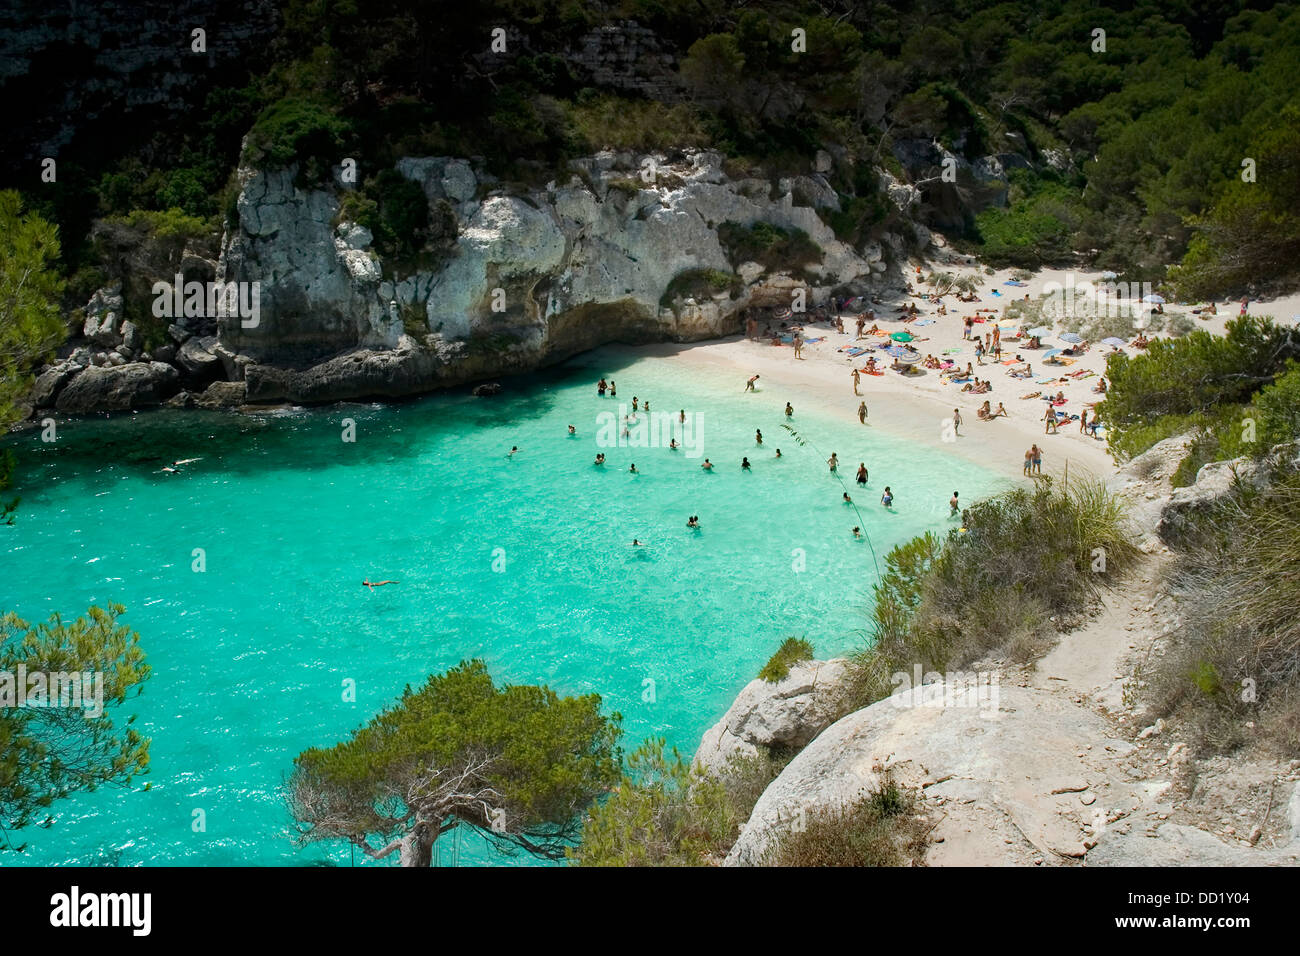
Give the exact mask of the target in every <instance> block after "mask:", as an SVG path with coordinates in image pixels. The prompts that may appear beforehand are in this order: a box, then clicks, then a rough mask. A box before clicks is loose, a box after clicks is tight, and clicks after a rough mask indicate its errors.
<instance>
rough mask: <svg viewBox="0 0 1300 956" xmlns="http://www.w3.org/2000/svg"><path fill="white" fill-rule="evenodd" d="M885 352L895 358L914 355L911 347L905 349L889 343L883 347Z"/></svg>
mask: <svg viewBox="0 0 1300 956" xmlns="http://www.w3.org/2000/svg"><path fill="white" fill-rule="evenodd" d="M885 354H886V355H892V356H893V357H894V358H896V359H906V358H911V357H912V356H913V355H916V353H915V352H913V351H912V350H911V349H905V348H903V347H902V346H901V345H891V346H890V347H889V348H887V349H885Z"/></svg>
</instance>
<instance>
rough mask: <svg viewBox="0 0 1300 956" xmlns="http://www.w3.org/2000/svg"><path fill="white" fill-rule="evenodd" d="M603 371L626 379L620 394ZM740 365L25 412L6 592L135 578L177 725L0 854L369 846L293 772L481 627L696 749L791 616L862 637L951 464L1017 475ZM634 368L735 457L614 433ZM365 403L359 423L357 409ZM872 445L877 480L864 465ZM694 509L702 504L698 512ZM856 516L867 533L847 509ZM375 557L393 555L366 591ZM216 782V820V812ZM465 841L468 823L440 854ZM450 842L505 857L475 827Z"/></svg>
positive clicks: (494, 643) (977, 475)
mask: <svg viewBox="0 0 1300 956" xmlns="http://www.w3.org/2000/svg"><path fill="white" fill-rule="evenodd" d="M597 363H604V364H599V365H598V364H597ZM602 373H603V374H606V375H611V374H612V375H613V377H614V378H615V379H616V380H617V381H618V384H619V394H618V398H617V399H616V400H610V399H609V398H606V399H603V400H602V399H598V398H597V397H596V394H595V388H594V384H593V383H594V382H595V380H596V379H597V378H598V377H599V376H600V375H601V374H602ZM742 385H743V382H733V381H731V380H730V379H727V380H725V381H723V380H720V379H718V378H711V377H709V375H707V374H705V373H699V372H689V373H688V372H687V371H685V370H683V368H682V366H681V364H680V363H675V362H673V361H672V360H671V359H667V358H653V357H639V358H634V357H629V356H628V355H627V354H626V353H624V354H621V355H611V354H609V353H606V354H596V355H590V356H585V357H583V358H582V359H579V360H576V361H575V362H573V363H571V364H570V365H569V366H567V367H565V368H564V369H561V370H559V371H557V372H553V373H548V374H547V375H544V376H540V377H537V378H534V379H530V380H528V381H514V382H511V383H509V389H508V392H507V394H506V395H504V396H502V397H500V398H498V399H492V400H489V399H475V398H472V397H469V396H467V395H464V394H459V395H438V396H431V397H428V398H424V399H421V400H419V401H415V402H411V403H408V404H401V405H396V406H380V405H343V406H337V407H331V408H324V409H312V410H296V411H293V412H286V413H280V414H274V415H267V416H262V417H246V416H240V415H235V414H219V413H195V412H152V413H147V414H138V415H131V416H123V417H116V418H113V419H109V420H102V419H100V420H80V421H73V422H66V423H62V424H61V426H60V432H59V440H58V441H57V442H56V443H54V444H52V445H46V444H42V443H41V442H40V441H39V435H38V433H35V432H29V433H25V434H24V435H20V436H16V438H14V439H11V440H10V442H8V444H10V445H11V446H12V447H14V448H15V450H16V451H17V452H18V453H19V455H20V457H21V467H20V472H19V476H18V482H19V487H18V489H17V490H18V491H19V492H20V493H21V494H22V496H23V501H22V505H21V508H20V511H19V513H18V518H17V523H16V525H15V526H14V527H12V528H2V529H0V568H2V569H3V580H4V582H5V588H4V595H3V600H0V607H3V608H5V609H11V610H14V611H16V612H18V613H19V614H20V615H21V616H23V617H24V618H26V619H28V620H34V619H43V618H45V617H47V616H48V615H49V614H51V613H53V612H56V611H57V612H60V613H62V614H64V615H76V614H77V613H80V612H81V611H83V610H84V609H85V608H86V607H87V606H88V605H91V604H105V603H107V602H119V603H121V604H124V605H126V607H127V609H128V612H127V614H126V616H125V618H124V619H123V620H124V622H125V623H128V624H129V625H130V626H132V627H133V628H135V629H136V630H138V631H139V632H140V634H141V637H142V645H143V647H144V648H145V650H146V652H147V654H148V659H149V663H150V664H151V665H152V667H153V671H154V672H153V676H152V678H151V680H150V681H149V682H148V684H147V686H146V689H145V692H144V694H143V695H142V696H141V697H139V698H137V699H135V700H133V701H131V702H129V705H128V706H129V707H130V710H131V711H132V712H135V713H138V714H139V719H138V721H137V727H139V728H140V730H141V731H142V732H143V733H144V734H146V735H147V736H149V737H151V738H152V740H153V743H152V747H151V755H152V760H151V772H150V774H149V775H148V777H146V778H145V779H147V780H148V781H150V782H151V783H152V788H151V789H150V790H148V791H147V792H146V791H143V790H141V789H139V788H137V789H135V790H132V791H123V790H120V789H103V790H101V791H99V792H96V793H93V794H81V795H77V796H75V797H73V798H71V799H68V800H66V801H62V802H60V803H59V804H58V805H57V807H56V811H57V822H56V823H55V824H54V826H53V827H51V828H50V829H48V830H30V831H28V832H25V833H24V834H23V838H24V839H26V840H28V841H29V842H30V847H29V849H28V850H27V852H26V853H24V854H23V855H21V856H15V855H13V854H4V855H3V856H2V857H0V864H2V865H6V866H12V865H18V864H24V863H25V864H65V863H66V864H71V863H82V864H95V863H114V864H120V865H147V864H187V865H233V864H271V865H293V864H302V863H312V862H320V861H330V862H335V863H338V864H341V865H347V864H348V863H350V862H351V859H352V854H351V853H350V851H349V849H348V848H347V847H342V846H315V847H310V848H307V849H303V850H299V849H296V848H295V847H294V846H293V844H292V843H291V842H290V840H289V837H288V833H289V818H288V815H287V812H286V810H285V808H284V803H283V796H282V784H283V780H284V778H285V775H286V774H287V773H288V771H289V770H290V768H291V766H292V761H293V758H294V756H295V755H296V754H297V753H299V752H300V751H301V750H303V749H304V748H306V747H309V746H315V745H327V744H330V743H333V742H335V741H337V740H339V739H340V738H342V737H344V736H345V735H346V734H347V733H348V732H349V731H351V730H352V729H354V728H355V727H357V726H358V725H359V724H361V723H363V722H364V721H365V720H367V719H368V718H369V717H371V716H372V715H373V714H374V713H376V712H377V711H378V710H380V709H381V708H383V707H384V706H386V705H388V704H389V703H391V702H392V701H393V699H394V698H395V696H397V695H398V694H400V692H401V690H402V688H403V687H404V686H405V685H406V684H408V683H411V684H418V683H420V682H422V681H423V680H424V678H425V677H426V676H427V675H428V674H430V673H433V672H439V671H442V670H444V669H446V668H447V667H449V666H453V665H455V664H456V663H458V662H459V661H461V660H463V659H466V658H470V657H482V658H484V659H485V660H486V661H487V663H488V665H489V667H490V669H491V671H492V673H493V675H494V676H495V677H496V678H498V679H499V680H501V681H505V682H513V683H526V682H544V683H547V684H549V685H550V686H552V687H553V688H555V689H556V690H558V691H560V692H563V693H585V692H591V691H594V692H597V693H599V694H601V695H602V697H603V698H604V702H605V705H606V707H607V708H608V709H609V710H611V711H614V710H616V711H620V712H621V713H622V714H623V715H624V728H625V731H626V736H625V745H626V746H627V748H628V749H631V748H632V747H633V746H635V745H636V744H637V743H638V742H639V741H641V740H642V739H643V738H645V737H646V736H648V735H663V736H665V737H667V738H668V740H669V742H670V743H672V744H675V745H677V746H679V747H680V748H681V749H682V750H683V752H686V753H690V752H692V751H693V750H694V748H695V746H696V745H697V744H698V742H699V739H700V736H701V735H702V733H703V732H704V730H705V729H707V727H708V726H709V725H710V724H712V723H713V722H715V721H716V720H717V719H718V717H719V716H721V714H722V712H723V711H724V710H725V709H726V707H727V706H728V705H729V704H730V702H731V700H732V699H733V697H734V696H735V694H736V692H737V691H738V690H739V689H740V688H741V687H742V686H743V685H744V684H745V683H746V682H747V681H748V680H750V679H751V678H752V677H753V676H754V675H755V674H756V673H757V671H758V669H759V668H760V667H761V666H762V664H763V662H764V661H766V659H767V658H768V657H769V656H770V655H771V653H772V652H773V650H775V648H776V647H777V645H778V644H779V643H780V642H781V640H782V639H783V638H785V637H788V636H792V635H797V636H806V637H808V638H809V639H811V640H812V641H813V643H814V644H815V646H816V649H817V652H818V654H819V656H830V655H833V654H836V653H839V652H843V651H846V650H849V649H851V648H853V647H855V646H858V645H859V644H860V643H861V641H862V629H863V627H864V625H865V622H866V613H867V610H868V601H869V596H870V585H871V583H872V581H873V579H874V575H875V565H874V563H873V559H872V546H874V550H875V552H876V554H877V555H878V556H879V558H880V561H881V563H882V564H883V559H884V555H885V553H886V552H887V551H888V550H889V548H890V547H892V546H893V545H895V544H897V543H899V542H902V541H904V540H906V539H908V538H910V537H911V536H912V535H915V534H918V533H920V532H922V531H924V530H926V529H927V528H929V529H935V530H942V529H944V528H946V527H948V526H949V521H948V507H947V501H948V497H949V495H950V494H951V493H952V490H953V489H954V488H959V489H960V490H961V494H962V498H963V500H966V501H971V500H974V499H975V498H976V497H978V496H980V495H982V494H985V493H987V492H989V491H991V490H993V489H994V488H996V487H998V486H999V484H1000V480H999V479H998V478H996V477H995V476H994V475H993V473H992V472H988V471H983V470H981V469H979V468H978V467H975V466H973V465H971V464H970V463H969V462H966V461H964V460H961V459H957V458H949V457H946V456H943V455H942V454H940V453H938V452H934V451H931V450H929V449H926V450H923V451H921V452H920V453H919V454H918V452H917V449H916V447H915V446H911V445H909V444H908V443H906V442H905V441H904V440H902V439H899V438H896V437H890V436H888V435H885V434H884V433H882V432H881V431H880V430H878V429H875V428H863V427H861V426H857V425H848V424H843V423H840V422H838V421H832V420H831V419H829V418H828V417H819V416H818V415H817V414H816V412H815V410H814V409H811V408H797V409H796V415H795V418H794V420H793V421H794V425H795V427H796V428H797V429H798V430H799V432H800V434H801V435H802V436H803V437H804V438H805V439H806V440H807V441H808V442H809V444H806V445H804V446H802V447H801V446H800V445H798V444H797V443H796V441H795V440H794V438H793V437H792V436H791V435H790V434H788V433H787V432H785V431H784V430H783V429H782V427H781V426H782V422H783V421H784V420H785V417H784V414H783V409H784V405H785V401H786V398H787V396H785V395H782V394H779V392H778V391H776V390H775V389H773V390H770V391H762V392H759V393H757V394H750V395H742V394H741V386H742ZM633 394H635V395H637V396H638V397H640V398H642V399H645V398H647V397H648V398H650V400H651V401H652V402H653V408H654V411H655V412H660V411H673V412H676V411H677V410H678V409H680V408H683V407H684V408H685V409H686V410H687V412H688V413H690V414H691V415H692V416H696V417H694V418H693V419H692V423H693V428H694V429H695V431H694V432H693V434H694V435H698V436H699V438H700V440H701V444H700V448H699V450H700V451H701V452H702V454H703V455H705V456H707V457H709V458H710V459H711V460H712V461H713V462H714V463H715V464H716V465H717V468H716V469H715V471H714V472H713V473H705V472H703V471H702V470H701V469H700V468H699V462H700V461H701V460H702V459H701V458H691V457H688V453H687V452H685V451H677V452H674V451H670V450H668V449H666V448H604V449H600V448H598V447H597V441H596V439H597V434H598V432H599V429H600V424H601V423H600V422H599V421H598V419H597V415H598V414H599V413H600V412H602V411H605V412H610V411H614V410H615V409H616V407H617V404H618V403H623V402H627V403H630V400H631V398H632V395H633ZM346 418H351V419H353V420H355V423H356V440H355V442H350V443H349V442H344V441H343V440H342V439H341V436H342V433H343V427H344V426H343V420H344V419H346ZM569 424H573V425H575V426H577V430H578V434H577V436H576V437H569V436H568V435H567V430H566V426H567V425H569ZM756 428H761V429H762V431H763V434H764V437H765V440H766V441H765V444H764V446H763V447H762V448H758V447H756V446H755V443H754V430H755V429H756ZM512 445H517V446H519V448H520V451H519V453H518V454H516V455H515V456H514V458H513V459H511V458H508V457H507V452H508V451H509V449H510V447H511V446H512ZM776 447H780V448H781V449H782V451H783V452H784V453H785V457H784V458H783V459H781V460H779V461H778V460H776V459H775V458H774V457H773V455H774V449H775V448H776ZM598 450H604V451H605V453H606V454H607V455H608V459H609V462H608V464H607V465H606V466H605V467H604V468H603V469H601V468H597V467H594V466H593V465H592V459H593V457H594V455H595V453H596V452H597V451H598ZM830 451H836V452H838V454H839V457H840V460H841V462H843V465H842V466H841V475H842V478H843V480H844V482H845V483H846V484H847V485H848V486H849V488H850V493H851V494H852V495H853V496H854V498H855V500H856V502H857V503H858V505H859V506H860V508H861V514H862V517H861V518H859V517H858V516H857V515H856V514H854V512H853V511H852V509H851V508H849V507H847V506H846V505H844V504H843V502H842V500H841V493H842V491H843V488H842V487H841V485H840V483H839V482H838V481H837V480H836V479H835V478H833V477H832V476H831V475H830V474H829V472H828V470H827V468H826V465H825V463H824V459H825V457H826V456H827V455H828V454H829V453H830ZM742 455H747V456H749V458H750V460H751V461H752V462H753V469H752V471H751V472H748V473H746V472H742V471H741V469H740V467H739V463H740V459H741V456H742ZM191 457H199V458H201V459H202V460H201V461H198V462H195V463H194V464H192V465H190V466H187V467H186V468H185V470H184V471H183V472H182V473H180V474H175V475H169V474H165V473H162V472H160V470H159V469H160V468H161V467H162V466H163V465H164V464H166V463H167V462H170V461H173V460H177V459H182V458H191ZM862 460H865V461H866V462H867V464H868V467H869V468H870V470H871V482H870V485H869V487H868V488H867V489H859V488H858V487H857V486H856V485H854V484H853V470H854V468H855V467H856V464H857V462H858V461H862ZM632 462H635V463H636V465H637V466H638V468H639V470H640V471H641V474H640V475H631V474H629V473H628V471H627V469H628V465H629V464H630V463H632ZM885 484H889V485H891V486H892V488H893V490H894V493H895V495H896V500H895V505H896V510H895V511H894V512H892V513H890V512H887V511H885V510H884V509H883V508H881V507H880V505H879V503H878V502H879V498H880V493H881V490H882V489H883V487H884V485H885ZM691 514H698V515H700V517H701V523H702V525H703V527H702V529H701V530H699V531H691V530H688V529H687V528H686V527H685V522H686V519H687V517H688V516H689V515H691ZM860 522H865V526H866V529H867V531H868V532H869V535H870V539H871V543H870V544H867V543H863V542H855V541H853V540H852V536H851V534H850V528H852V526H853V525H855V524H859V523H860ZM633 537H637V538H640V539H641V540H643V541H646V542H647V544H646V546H645V547H641V548H633V547H632V546H631V541H632V539H633ZM196 548H201V549H203V550H204V552H205V556H206V571H205V572H203V573H197V572H195V571H194V570H193V569H192V562H193V561H194V558H193V552H194V549H196ZM801 556H802V562H801V561H800V557H801ZM797 564H802V570H800V571H796V570H795V569H794V568H795V566H796V565H797ZM494 565H495V566H496V568H502V567H503V569H502V570H494ZM366 577H369V578H370V579H371V580H383V579H386V578H390V579H396V580H398V581H400V582H401V583H400V584H398V585H390V586H387V587H383V588H378V589H376V590H374V591H373V592H372V591H371V590H369V589H368V588H365V587H362V586H360V582H361V581H362V580H363V579H364V578H366ZM347 679H351V680H354V681H355V682H356V696H357V700H356V702H355V703H345V702H344V701H343V699H342V698H343V692H342V691H343V682H344V681H345V680H347ZM647 681H651V682H653V684H652V685H651V684H647V683H646V682H647ZM651 687H652V688H653V695H651V694H650V693H649V692H648V691H649V689H650V688H651ZM649 697H653V700H649V699H647V698H649ZM196 809H202V810H204V811H205V813H206V821H207V830H206V832H203V833H195V832H193V829H192V826H191V821H192V819H193V813H194V811H195V810H196ZM454 849H455V844H454V842H453V841H450V840H444V841H443V845H442V846H441V847H440V850H439V853H440V859H441V862H443V863H444V864H445V863H448V862H451V857H452V855H453V850H454ZM458 858H459V862H460V863H461V864H462V865H464V864H468V863H484V862H494V863H497V862H509V861H505V860H503V859H502V858H500V857H499V856H496V855H494V854H493V852H492V851H490V850H489V849H487V848H485V847H484V846H483V845H481V844H480V843H479V842H478V841H477V840H476V839H474V838H467V839H465V840H464V841H463V843H462V844H460V847H459V857H458ZM393 862H395V861H393Z"/></svg>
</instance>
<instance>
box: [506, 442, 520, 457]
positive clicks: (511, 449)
mask: <svg viewBox="0 0 1300 956" xmlns="http://www.w3.org/2000/svg"><path fill="white" fill-rule="evenodd" d="M518 450H519V446H518V445H511V446H510V454H508V455H506V457H507V458H513V457H515V452H517V451H518Z"/></svg>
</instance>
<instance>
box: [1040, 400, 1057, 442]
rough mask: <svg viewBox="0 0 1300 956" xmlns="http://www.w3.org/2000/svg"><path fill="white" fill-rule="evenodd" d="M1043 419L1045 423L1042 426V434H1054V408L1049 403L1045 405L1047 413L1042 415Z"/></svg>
mask: <svg viewBox="0 0 1300 956" xmlns="http://www.w3.org/2000/svg"><path fill="white" fill-rule="evenodd" d="M1043 421H1044V422H1046V424H1045V425H1044V426H1043V434H1044V435H1055V434H1056V409H1054V408H1053V407H1052V406H1051V405H1048V406H1047V414H1045V415H1044V416H1043Z"/></svg>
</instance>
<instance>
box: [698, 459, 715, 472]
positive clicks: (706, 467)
mask: <svg viewBox="0 0 1300 956" xmlns="http://www.w3.org/2000/svg"><path fill="white" fill-rule="evenodd" d="M700 467H701V468H703V469H704V470H705V471H712V470H713V462H711V461H709V459H707V458H706V459H704V464H702V465H700Z"/></svg>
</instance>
